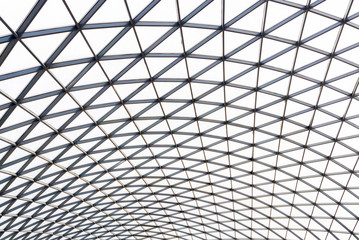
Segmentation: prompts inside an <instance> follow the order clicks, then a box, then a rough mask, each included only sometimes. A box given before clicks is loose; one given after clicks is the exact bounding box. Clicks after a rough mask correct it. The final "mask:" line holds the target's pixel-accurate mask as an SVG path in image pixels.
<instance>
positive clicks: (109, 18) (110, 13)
mask: <svg viewBox="0 0 359 240" xmlns="http://www.w3.org/2000/svg"><path fill="white" fill-rule="evenodd" d="M129 20H130V19H129V17H128V13H127V9H126V5H125V2H124V1H123V0H119V1H118V0H108V1H105V3H104V4H103V5H102V6H101V8H100V9H99V10H98V11H97V12H96V13H95V14H94V15H93V17H92V18H90V20H89V21H88V23H108V22H122V21H126V22H127V21H129Z"/></svg>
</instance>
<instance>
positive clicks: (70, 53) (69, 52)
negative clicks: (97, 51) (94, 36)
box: [55, 33, 93, 62]
mask: <svg viewBox="0 0 359 240" xmlns="http://www.w3.org/2000/svg"><path fill="white" fill-rule="evenodd" d="M89 57H93V53H92V52H91V49H90V48H89V47H88V45H87V43H86V41H85V39H84V38H83V37H82V35H81V34H80V33H78V34H76V36H75V37H74V38H73V39H72V40H71V42H70V43H69V44H68V45H67V46H66V47H65V49H64V50H63V51H62V52H61V53H60V54H59V56H58V57H57V58H56V60H55V62H64V61H70V60H75V59H81V58H89Z"/></svg>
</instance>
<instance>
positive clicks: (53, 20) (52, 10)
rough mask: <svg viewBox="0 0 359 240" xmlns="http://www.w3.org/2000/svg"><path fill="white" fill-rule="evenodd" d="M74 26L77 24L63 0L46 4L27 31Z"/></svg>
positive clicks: (55, 0)
mask: <svg viewBox="0 0 359 240" xmlns="http://www.w3.org/2000/svg"><path fill="white" fill-rule="evenodd" d="M49 16H51V17H49ZM73 25H75V22H74V21H73V20H72V18H71V15H70V13H69V12H68V10H67V9H66V6H65V4H64V3H63V2H62V1H61V0H53V1H48V2H46V3H45V5H44V6H43V7H42V8H41V10H40V12H39V13H38V14H37V15H36V17H35V19H34V20H33V21H32V22H31V24H30V25H29V27H28V29H27V31H34V30H40V29H48V28H56V27H64V26H73Z"/></svg>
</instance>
